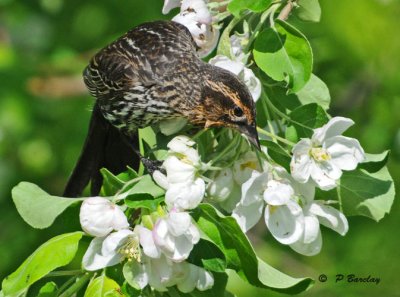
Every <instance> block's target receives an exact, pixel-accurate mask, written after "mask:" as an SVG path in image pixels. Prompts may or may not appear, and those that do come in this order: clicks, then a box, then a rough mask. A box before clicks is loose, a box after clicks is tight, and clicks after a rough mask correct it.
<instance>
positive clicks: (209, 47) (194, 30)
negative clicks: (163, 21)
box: [172, 13, 219, 57]
mask: <svg viewBox="0 0 400 297" xmlns="http://www.w3.org/2000/svg"><path fill="white" fill-rule="evenodd" d="M172 20H173V21H174V22H177V23H180V24H182V25H184V26H185V27H186V28H187V29H188V30H189V32H190V34H191V35H192V37H193V40H194V41H195V42H196V45H197V46H198V48H199V49H198V50H197V53H198V54H199V56H200V57H205V56H207V55H208V54H210V53H211V52H212V51H213V50H214V49H215V47H216V46H217V43H218V38H219V30H218V29H216V28H214V27H213V26H212V25H209V24H204V23H200V22H198V21H197V20H196V17H195V15H194V14H193V13H189V14H185V15H182V14H178V15H177V16H175V17H173V18H172Z"/></svg>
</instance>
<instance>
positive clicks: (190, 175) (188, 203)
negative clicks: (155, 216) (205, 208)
mask: <svg viewBox="0 0 400 297" xmlns="http://www.w3.org/2000/svg"><path fill="white" fill-rule="evenodd" d="M194 144H195V142H194V141H192V140H191V139H190V138H188V137H186V136H177V137H175V138H174V139H172V140H171V141H170V142H169V143H168V148H169V151H168V157H167V158H166V159H165V161H164V162H163V165H162V166H163V168H165V171H166V173H167V174H166V175H164V174H162V173H161V172H160V171H155V172H154V173H153V179H154V180H155V181H156V182H157V183H158V184H159V185H160V186H161V187H163V188H164V189H166V193H165V203H166V204H167V206H168V207H169V208H178V209H181V210H185V209H193V208H195V207H196V206H197V205H199V203H200V202H201V201H202V200H203V197H204V194H205V190H206V185H205V182H204V180H203V179H201V178H200V177H197V173H198V171H199V169H200V168H201V167H202V163H201V160H200V156H199V153H198V152H197V150H196V149H194V148H193V147H192V146H193V145H194Z"/></svg>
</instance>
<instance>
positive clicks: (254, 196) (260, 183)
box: [240, 170, 269, 206]
mask: <svg viewBox="0 0 400 297" xmlns="http://www.w3.org/2000/svg"><path fill="white" fill-rule="evenodd" d="M268 178H269V173H268V172H267V171H265V172H263V173H260V172H258V171H255V170H253V172H252V174H251V177H250V178H249V179H248V180H247V181H246V182H245V183H244V184H242V198H241V200H240V203H242V204H243V205H244V206H246V205H250V204H253V203H255V202H257V201H262V199H263V198H262V193H263V192H264V191H265V189H266V188H267V183H268Z"/></svg>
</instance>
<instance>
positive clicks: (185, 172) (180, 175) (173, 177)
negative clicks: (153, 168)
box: [163, 156, 196, 183]
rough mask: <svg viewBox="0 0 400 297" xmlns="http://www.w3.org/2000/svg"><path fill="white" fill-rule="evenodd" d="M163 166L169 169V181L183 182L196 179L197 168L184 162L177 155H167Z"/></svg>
mask: <svg viewBox="0 0 400 297" xmlns="http://www.w3.org/2000/svg"><path fill="white" fill-rule="evenodd" d="M163 167H164V168H165V170H166V171H167V180H168V183H182V182H188V181H192V180H193V179H194V176H195V171H196V169H195V168H194V166H193V164H188V163H185V162H182V161H181V160H179V159H178V158H177V157H176V156H169V157H167V159H165V161H164V163H163Z"/></svg>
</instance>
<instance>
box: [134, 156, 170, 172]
mask: <svg viewBox="0 0 400 297" xmlns="http://www.w3.org/2000/svg"><path fill="white" fill-rule="evenodd" d="M140 161H141V162H142V164H143V166H144V167H145V168H146V170H147V172H148V173H149V174H150V175H153V173H154V171H157V170H158V171H160V172H161V173H163V174H166V172H165V169H164V168H162V167H161V165H162V163H163V162H162V161H159V160H151V159H148V158H145V157H141V158H140Z"/></svg>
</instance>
